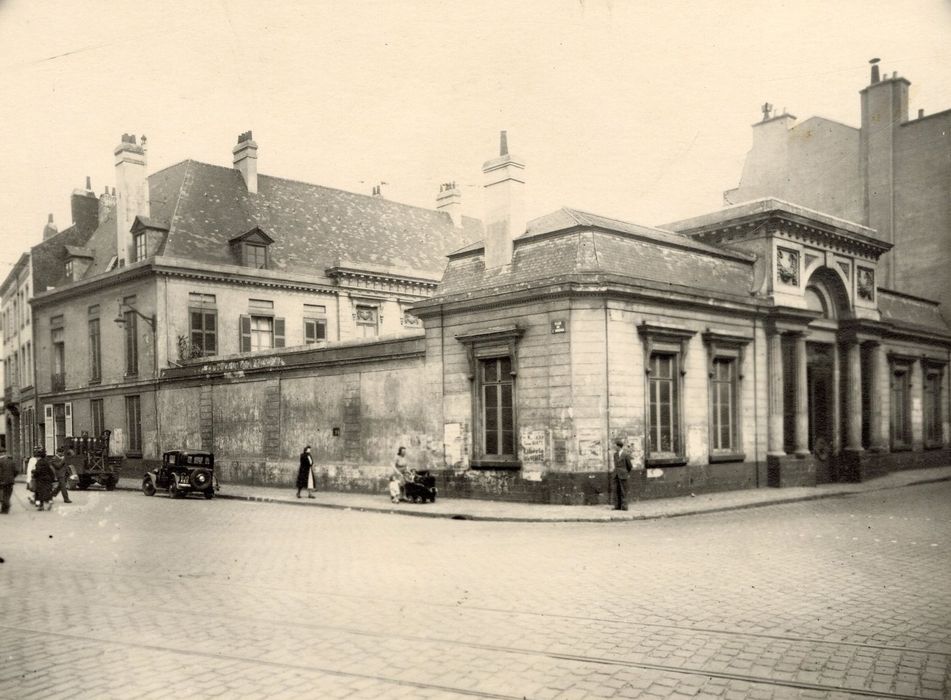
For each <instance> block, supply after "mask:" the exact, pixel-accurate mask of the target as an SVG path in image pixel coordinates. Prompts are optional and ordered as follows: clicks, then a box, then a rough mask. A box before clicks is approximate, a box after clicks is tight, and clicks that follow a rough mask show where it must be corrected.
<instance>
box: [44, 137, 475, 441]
mask: <svg viewBox="0 0 951 700" xmlns="http://www.w3.org/2000/svg"><path fill="white" fill-rule="evenodd" d="M257 150H258V146H257V144H256V143H255V142H254V141H253V140H252V138H251V133H250V132H246V133H244V134H241V136H240V137H239V139H238V143H237V145H236V146H235V147H234V149H233V156H234V158H233V168H225V167H220V166H216V165H209V164H206V163H199V162H195V161H191V160H186V161H183V162H181V163H178V164H176V165H173V166H171V167H168V168H165V169H164V170H161V171H159V172H157V173H153V174H151V175H149V174H148V173H147V142H146V140H145V138H144V137H143V138H142V139H141V141H138V140H137V139H136V138H135V137H134V136H129V135H125V136H123V138H122V141H121V143H120V144H119V146H118V147H117V148H116V149H115V157H116V161H115V165H116V196H115V208H114V209H108V210H106V211H105V213H104V215H103V216H101V217H100V219H99V221H98V225H97V227H96V229H95V231H93V232H92V234H91V235H90V236H89V237H88V238H87V240H85V241H83V242H82V243H77V244H74V245H60V246H54V247H53V248H50V249H49V250H48V252H49V256H48V260H47V262H48V265H47V267H45V268H44V274H43V275H39V274H37V282H36V290H35V295H34V299H33V311H34V321H35V327H34V336H35V346H36V348H35V349H36V377H37V382H36V383H37V394H38V400H39V403H40V405H42V410H43V414H42V416H41V417H40V422H41V423H42V427H43V430H44V439H45V443H46V446H47V448H48V449H50V448H54V447H55V446H57V445H58V444H59V443H60V442H61V440H62V439H63V438H64V437H65V436H67V435H69V434H71V433H77V434H79V433H81V432H82V431H88V432H89V433H90V434H97V433H99V432H100V431H101V430H102V429H104V428H109V429H111V430H112V431H113V436H114V441H113V449H115V450H116V451H118V452H121V453H125V454H126V455H128V456H130V457H145V458H150V457H156V456H159V454H160V452H161V451H162V449H169V448H171V447H176V445H166V444H163V443H162V440H161V438H160V435H161V432H160V431H161V424H160V423H161V417H160V415H159V411H158V408H157V407H158V397H157V391H158V389H159V387H160V384H161V372H162V370H164V369H166V368H168V367H174V366H181V365H189V364H196V363H197V364H200V363H202V362H206V361H208V359H209V358H220V357H226V356H233V355H234V356H239V357H240V356H244V355H246V354H248V353H258V352H263V351H267V350H272V349H275V348H283V347H294V346H307V345H314V346H321V345H323V344H326V343H328V342H335V341H346V340H354V339H367V338H376V337H378V336H386V335H394V334H395V335H398V334H401V333H404V332H408V331H413V332H416V331H417V329H418V326H419V322H418V321H417V319H416V318H415V317H413V316H412V315H411V314H409V313H408V308H409V306H410V305H411V304H412V303H414V302H416V301H418V300H420V299H423V298H425V297H427V296H429V295H431V294H432V293H433V291H434V290H435V288H436V285H437V283H438V281H439V278H440V275H441V271H442V267H443V264H444V256H445V254H446V253H447V252H449V251H451V250H453V249H455V248H458V247H460V246H462V245H464V244H466V243H469V242H471V241H472V240H475V239H477V238H479V237H480V236H481V227H480V224H479V222H478V221H476V220H474V219H469V218H463V217H462V216H461V203H460V196H459V191H458V190H457V189H456V188H455V187H444V188H443V191H442V192H441V193H440V198H439V202H438V204H439V210H438V211H436V210H429V209H423V208H419V207H412V206H408V205H404V204H399V203H396V202H390V201H387V200H386V199H384V198H382V197H381V196H365V195H359V194H354V193H350V192H344V191H340V190H335V189H331V188H326V187H320V186H317V185H311V184H307V183H303V182H296V181H293V180H287V179H283V178H277V177H271V176H267V175H259V174H258V172H257ZM375 194H378V193H375ZM35 255H36V249H34V256H35ZM246 410H247V411H250V412H254V411H256V410H258V407H255V406H247V407H246Z"/></svg>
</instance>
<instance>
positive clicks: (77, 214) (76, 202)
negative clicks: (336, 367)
mask: <svg viewBox="0 0 951 700" xmlns="http://www.w3.org/2000/svg"><path fill="white" fill-rule="evenodd" d="M70 205H71V208H72V213H73V224H74V225H75V226H77V227H78V228H81V229H83V230H85V231H90V232H91V231H94V230H95V229H96V226H97V225H98V224H99V200H98V199H97V198H96V194H95V192H93V191H92V182H91V181H90V179H89V176H88V175H87V176H86V189H79V188H78V187H77V188H76V189H75V190H73V195H72V197H71V198H70Z"/></svg>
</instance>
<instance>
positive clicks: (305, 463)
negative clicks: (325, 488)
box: [297, 445, 317, 498]
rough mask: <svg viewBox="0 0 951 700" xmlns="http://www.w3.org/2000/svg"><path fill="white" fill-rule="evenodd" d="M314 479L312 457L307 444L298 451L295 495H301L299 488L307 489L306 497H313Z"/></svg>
mask: <svg viewBox="0 0 951 700" xmlns="http://www.w3.org/2000/svg"><path fill="white" fill-rule="evenodd" d="M315 481H316V480H315V479H314V458H313V457H311V455H310V445H308V446H307V447H305V448H304V451H303V452H301V453H300V467H299V468H298V470H297V497H298V498H300V497H301V496H300V492H301V489H307V498H314V489H316V488H317V484H316V483H315Z"/></svg>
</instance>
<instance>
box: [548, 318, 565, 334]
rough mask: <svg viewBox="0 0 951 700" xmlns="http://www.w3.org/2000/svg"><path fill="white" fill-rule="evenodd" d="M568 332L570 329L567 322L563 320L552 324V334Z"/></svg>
mask: <svg viewBox="0 0 951 700" xmlns="http://www.w3.org/2000/svg"><path fill="white" fill-rule="evenodd" d="M567 330H568V327H567V326H566V325H565V320H564V319H563V318H562V319H558V320H556V321H552V322H551V332H552V333H565V332H566V331H567Z"/></svg>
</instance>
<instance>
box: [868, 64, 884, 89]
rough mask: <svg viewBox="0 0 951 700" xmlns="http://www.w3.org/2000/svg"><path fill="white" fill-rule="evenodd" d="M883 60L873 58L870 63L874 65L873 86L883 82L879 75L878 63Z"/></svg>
mask: <svg viewBox="0 0 951 700" xmlns="http://www.w3.org/2000/svg"><path fill="white" fill-rule="evenodd" d="M881 60H882V59H880V58H873V59H872V60H870V61H869V63H871V64H872V84H873V85H874V84H875V83H878V82H881V80H882V79H881V76H880V75H879V73H878V62H879V61H881Z"/></svg>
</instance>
